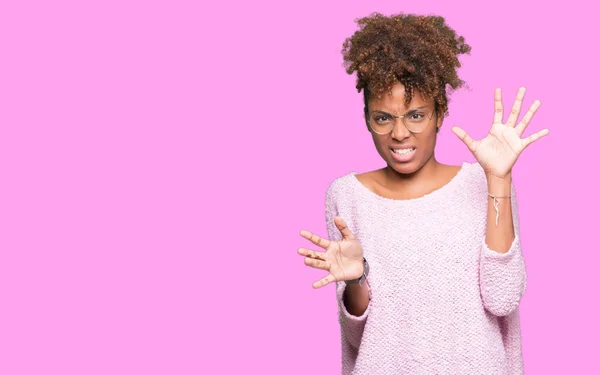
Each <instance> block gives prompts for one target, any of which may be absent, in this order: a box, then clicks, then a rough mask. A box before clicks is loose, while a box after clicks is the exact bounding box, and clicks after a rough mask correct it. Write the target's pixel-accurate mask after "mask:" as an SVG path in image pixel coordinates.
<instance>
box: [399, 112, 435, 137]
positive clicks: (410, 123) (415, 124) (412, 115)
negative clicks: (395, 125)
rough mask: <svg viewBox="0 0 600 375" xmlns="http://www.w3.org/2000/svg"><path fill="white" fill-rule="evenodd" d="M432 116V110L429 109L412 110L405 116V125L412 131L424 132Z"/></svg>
mask: <svg viewBox="0 0 600 375" xmlns="http://www.w3.org/2000/svg"><path fill="white" fill-rule="evenodd" d="M430 117H431V114H430V111H427V110H417V111H411V112H409V113H407V114H406V116H405V117H404V125H406V128H407V129H408V130H410V131H411V132H414V133H418V132H422V131H423V130H425V128H426V127H427V124H429V119H430Z"/></svg>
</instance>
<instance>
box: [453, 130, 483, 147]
mask: <svg viewBox="0 0 600 375" xmlns="http://www.w3.org/2000/svg"><path fill="white" fill-rule="evenodd" d="M452 133H454V134H456V136H457V137H458V138H459V139H460V140H461V141H462V142H463V143H464V144H465V145H467V147H468V148H469V150H470V151H471V152H475V150H476V149H477V147H476V145H475V141H474V140H473V138H471V137H470V136H469V135H468V134H467V132H466V131H464V130H463V129H462V128H460V127H458V126H453V127H452Z"/></svg>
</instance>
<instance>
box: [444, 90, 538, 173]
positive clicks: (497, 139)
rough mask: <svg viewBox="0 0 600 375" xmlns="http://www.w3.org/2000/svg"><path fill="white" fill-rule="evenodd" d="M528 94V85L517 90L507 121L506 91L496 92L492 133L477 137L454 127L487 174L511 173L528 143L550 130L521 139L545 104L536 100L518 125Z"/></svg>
mask: <svg viewBox="0 0 600 375" xmlns="http://www.w3.org/2000/svg"><path fill="white" fill-rule="evenodd" d="M524 97H525V87H521V88H520V89H519V92H518V93H517V99H516V100H515V103H514V105H513V108H512V111H511V112H510V115H509V116H508V120H507V121H506V124H503V123H502V118H503V106H502V92H501V90H500V89H499V88H497V89H496V91H495V92H494V110H495V111H494V123H493V124H492V128H491V129H490V131H489V133H488V135H487V136H486V137H485V138H483V139H481V140H478V141H476V140H473V138H471V137H470V136H469V135H468V134H467V132H465V131H464V130H463V129H461V128H459V127H458V126H454V127H453V128H452V132H453V133H454V134H456V135H457V136H458V138H460V139H461V140H462V141H463V143H464V144H466V145H467V147H468V148H469V150H470V151H471V152H472V153H473V155H474V156H475V159H477V162H479V164H480V165H481V167H482V168H483V170H484V171H485V173H486V175H487V176H494V177H498V178H505V177H506V176H508V175H509V174H510V173H511V170H512V167H513V165H515V162H516V161H517V158H518V157H519V155H520V154H521V152H522V151H523V150H524V149H525V148H526V147H527V146H529V145H530V144H532V143H533V142H535V141H536V140H538V139H540V138H542V137H543V136H545V135H546V134H548V133H549V132H550V131H549V130H548V129H543V130H540V131H539V132H537V133H534V134H532V135H530V136H529V137H527V138H523V139H521V134H523V131H525V128H526V127H527V125H529V122H530V121H531V118H532V117H533V115H534V114H535V112H536V111H537V109H538V108H539V106H540V104H541V102H540V101H539V100H536V101H534V102H533V104H532V105H531V107H530V108H529V111H527V113H526V114H525V116H524V117H523V119H522V120H521V122H520V123H519V124H518V125H517V126H515V124H516V122H517V119H518V118H519V114H520V112H521V104H522V103H523V98H524Z"/></svg>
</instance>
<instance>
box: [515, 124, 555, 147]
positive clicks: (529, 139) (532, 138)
mask: <svg viewBox="0 0 600 375" xmlns="http://www.w3.org/2000/svg"><path fill="white" fill-rule="evenodd" d="M548 133H550V130H548V129H543V130H540V131H539V132H537V133H534V134H532V135H530V136H529V137H527V138H525V139H522V140H521V141H522V142H523V149H525V147H527V146H529V145H530V144H532V143H533V142H535V141H537V140H538V139H540V138H542V137H544V136H545V135H547V134H548Z"/></svg>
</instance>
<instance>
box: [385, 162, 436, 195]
mask: <svg viewBox="0 0 600 375" xmlns="http://www.w3.org/2000/svg"><path fill="white" fill-rule="evenodd" d="M441 165H442V164H440V163H439V162H438V161H437V160H436V159H435V155H434V154H432V155H431V157H430V158H429V160H427V162H425V164H424V165H423V166H422V167H421V168H419V169H417V170H416V171H414V172H412V173H399V172H397V171H396V170H394V169H393V168H392V167H390V166H389V165H387V166H386V167H385V168H384V175H385V178H386V181H387V187H388V188H390V189H393V190H401V189H405V188H406V187H408V186H414V185H415V184H418V185H423V182H425V181H433V180H434V179H435V176H436V175H438V172H439V170H440V167H441Z"/></svg>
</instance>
